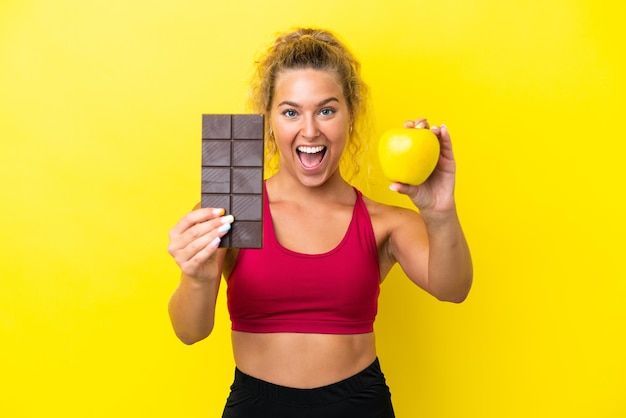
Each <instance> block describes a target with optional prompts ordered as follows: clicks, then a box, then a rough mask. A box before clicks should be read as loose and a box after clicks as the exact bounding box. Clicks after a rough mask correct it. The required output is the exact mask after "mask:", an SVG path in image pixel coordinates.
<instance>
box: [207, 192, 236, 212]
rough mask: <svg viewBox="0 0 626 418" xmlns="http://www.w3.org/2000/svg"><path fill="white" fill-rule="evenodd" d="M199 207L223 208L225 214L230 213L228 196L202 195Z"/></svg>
mask: <svg viewBox="0 0 626 418" xmlns="http://www.w3.org/2000/svg"><path fill="white" fill-rule="evenodd" d="M201 206H202V207H203V208H223V209H224V210H225V211H226V213H231V211H232V209H231V206H230V194H228V193H226V194H209V193H202V201H201Z"/></svg>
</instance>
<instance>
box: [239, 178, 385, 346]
mask: <svg viewBox="0 0 626 418" xmlns="http://www.w3.org/2000/svg"><path fill="white" fill-rule="evenodd" d="M354 190H355V192H356V196H357V198H356V203H355V205H354V211H353V214H352V220H351V222H350V225H349V227H348V230H347V232H346V234H345V236H344V237H343V239H342V241H341V242H340V243H339V245H337V247H335V248H334V249H333V250H331V251H329V252H326V253H323V254H302V253H298V252H295V251H291V250H289V249H287V248H285V247H283V246H282V245H281V244H280V243H279V242H278V240H277V238H276V235H275V233H274V226H273V224H272V216H271V212H270V206H269V202H268V199H267V190H266V193H264V195H263V217H264V222H263V248H261V249H241V250H239V254H238V256H237V261H236V262H235V265H234V268H233V271H232V272H231V274H230V277H229V278H228V289H227V297H228V310H229V312H230V319H231V322H232V329H233V330H235V331H244V332H255V333H266V332H302V333H318V334H362V333H367V332H371V331H373V329H374V319H375V318H376V314H377V312H378V295H379V293H380V272H379V265H378V250H377V248H376V239H375V236H374V230H373V228H372V223H371V220H370V217H369V213H368V211H367V208H366V206H365V203H364V202H363V197H362V195H361V192H360V191H359V190H357V189H354Z"/></svg>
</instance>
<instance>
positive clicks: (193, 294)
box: [168, 69, 473, 388]
mask: <svg viewBox="0 0 626 418" xmlns="http://www.w3.org/2000/svg"><path fill="white" fill-rule="evenodd" d="M273 97H274V101H273V103H272V106H271V110H270V112H269V115H268V118H269V121H270V125H271V126H272V129H273V132H274V135H275V137H276V142H277V146H278V149H279V153H280V169H279V171H278V172H277V173H276V174H275V175H274V176H273V177H271V178H270V179H268V180H267V192H268V198H269V201H270V210H271V213H272V221H273V223H274V227H275V230H276V236H277V238H278V240H279V242H280V243H281V245H283V246H284V247H286V248H289V249H290V250H293V251H297V252H301V253H308V254H315V253H323V252H327V251H329V250H331V249H333V248H334V247H335V246H336V245H337V244H338V243H339V242H340V241H341V239H342V238H343V236H344V235H345V233H346V230H347V228H348V225H349V223H350V220H351V216H352V210H353V207H354V204H355V200H356V195H355V193H354V191H353V189H352V186H350V185H349V184H348V183H347V182H346V181H345V180H344V179H343V178H342V177H341V175H340V173H339V170H338V166H339V160H340V158H341V155H342V153H343V152H344V149H345V144H346V141H347V138H348V132H349V128H350V125H351V123H352V116H351V113H350V109H348V107H347V105H346V100H345V97H344V95H343V91H342V88H341V85H340V84H339V82H338V80H337V78H336V76H335V75H334V74H333V73H330V72H324V71H319V70H313V69H298V70H288V71H283V72H281V73H280V74H279V76H278V78H277V81H276V86H275V92H274V96H273ZM405 127H407V128H414V127H417V128H425V129H432V131H433V132H434V133H435V134H436V135H437V137H438V138H439V141H440V144H441V156H440V159H439V162H438V165H437V167H436V168H435V171H434V172H433V174H432V175H431V176H430V178H429V179H428V180H427V181H426V182H425V183H423V184H421V185H419V186H409V185H405V184H400V183H394V184H392V185H391V188H392V190H395V191H397V192H399V193H403V194H406V195H407V196H408V197H409V198H410V199H411V200H412V201H413V203H414V204H415V205H416V207H418V208H419V210H420V213H418V212H417V211H414V210H409V209H406V208H400V207H395V206H390V205H386V204H382V203H378V202H375V201H373V200H371V199H368V198H364V200H365V204H366V206H367V209H368V211H369V214H370V217H371V220H372V225H373V229H374V234H375V237H376V244H377V246H378V257H379V265H380V275H381V278H383V279H384V277H386V275H387V274H388V273H389V270H390V269H391V268H392V266H393V265H394V264H395V263H399V264H400V266H401V267H402V269H403V270H404V272H405V273H406V275H407V276H408V278H409V279H410V280H411V281H412V282H414V283H415V284H416V285H417V286H419V287H421V288H422V289H424V290H425V291H427V292H428V293H430V294H431V295H433V296H434V297H436V298H438V299H440V300H442V301H450V302H456V303H459V302H462V301H463V300H464V299H465V298H466V297H467V294H468V292H469V290H470V287H471V283H472V274H473V273H472V262H471V256H470V252H469V249H468V246H467V242H466V240H465V237H464V234H463V231H462V229H461V225H460V223H459V219H458V216H457V212H456V205H455V201H454V179H455V172H456V166H455V162H454V156H453V154H452V145H451V141H450V135H449V133H448V131H447V128H446V127H445V126H441V127H432V128H431V127H429V126H428V123H427V122H426V121H425V120H423V119H420V120H417V121H407V122H406V123H405ZM301 146H324V147H326V152H325V155H324V158H323V160H322V161H321V163H320V164H319V165H317V166H315V167H313V168H306V167H305V166H304V165H302V164H301V162H300V159H299V157H298V152H297V149H298V147H301ZM321 214H323V215H321ZM320 220H322V222H323V225H324V227H323V228H320ZM230 222H232V219H231V218H229V217H226V216H223V214H222V212H221V211H218V210H213V209H208V208H204V209H196V210H194V211H192V212H191V213H189V214H187V215H186V216H185V217H183V218H182V219H181V220H180V221H179V222H178V224H177V225H176V226H174V228H172V230H171V231H170V246H169V249H168V250H169V252H170V254H171V255H172V256H173V257H174V259H175V260H176V262H177V263H178V265H179V266H180V269H181V272H182V275H181V281H180V284H179V286H178V287H177V289H176V290H175V291H174V293H173V295H172V297H171V300H170V304H169V313H170V318H171V321H172V325H173V327H174V330H175V332H176V334H177V335H178V337H179V338H180V339H181V340H182V341H183V342H185V343H187V344H193V343H195V342H197V341H200V340H202V339H204V338H206V337H207V336H209V335H210V333H211V331H212V329H213V325H214V317H215V303H216V299H217V294H218V291H219V286H220V282H221V277H222V274H223V276H224V277H225V279H226V280H228V276H229V274H230V271H231V270H232V266H233V263H234V261H235V260H236V257H237V250H235V249H229V250H226V249H219V248H217V244H218V241H217V240H216V239H217V238H219V237H221V236H223V235H224V234H225V233H226V231H222V232H220V230H219V228H220V227H222V226H223V225H228V224H229V223H230ZM302 237H307V239H306V240H302ZM381 280H382V279H381ZM232 344H233V353H234V358H235V362H236V364H237V367H238V368H239V369H240V370H242V371H243V372H244V373H247V374H250V375H252V376H255V377H257V378H260V379H263V380H266V381H269V382H272V383H276V384H280V385H284V386H289V387H297V388H314V387H319V386H323V385H327V384H331V383H333V382H337V381H339V380H342V379H345V378H347V377H349V376H352V375H354V374H356V373H358V372H359V371H361V370H363V369H364V368H366V367H367V366H368V365H369V364H371V363H372V362H373V361H374V359H375V357H376V344H375V337H374V334H373V333H366V334H356V335H333V334H302V333H268V334H263V333H245V332H238V331H233V332H232Z"/></svg>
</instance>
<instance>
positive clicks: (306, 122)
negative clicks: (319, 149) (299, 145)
mask: <svg viewBox="0 0 626 418" xmlns="http://www.w3.org/2000/svg"><path fill="white" fill-rule="evenodd" d="M300 135H302V137H303V138H307V139H313V138H317V136H319V128H318V126H317V121H316V120H315V117H314V116H313V115H308V116H307V117H305V118H304V119H303V125H302V129H300Z"/></svg>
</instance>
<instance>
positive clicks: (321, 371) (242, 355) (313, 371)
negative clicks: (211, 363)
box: [232, 331, 376, 389]
mask: <svg viewBox="0 0 626 418" xmlns="http://www.w3.org/2000/svg"><path fill="white" fill-rule="evenodd" d="M232 341H233V353H234V357H235V363H236V365H237V368H238V369H239V370H241V371H242V372H243V373H245V374H248V375H250V376H253V377H256V378H258V379H262V380H265V381H267V382H270V383H274V384H277V385H281V386H287V387H292V388H300V389H310V388H316V387H321V386H326V385H329V384H332V383H336V382H339V381H341V380H344V379H346V378H348V377H350V376H353V375H355V374H357V373H359V372H360V371H362V370H364V369H365V368H367V367H368V366H369V365H370V364H372V362H373V361H374V360H375V359H376V343H375V338H374V333H367V334H348V335H344V334H341V335H336V334H300V333H248V332H239V331H233V332H232Z"/></svg>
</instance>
